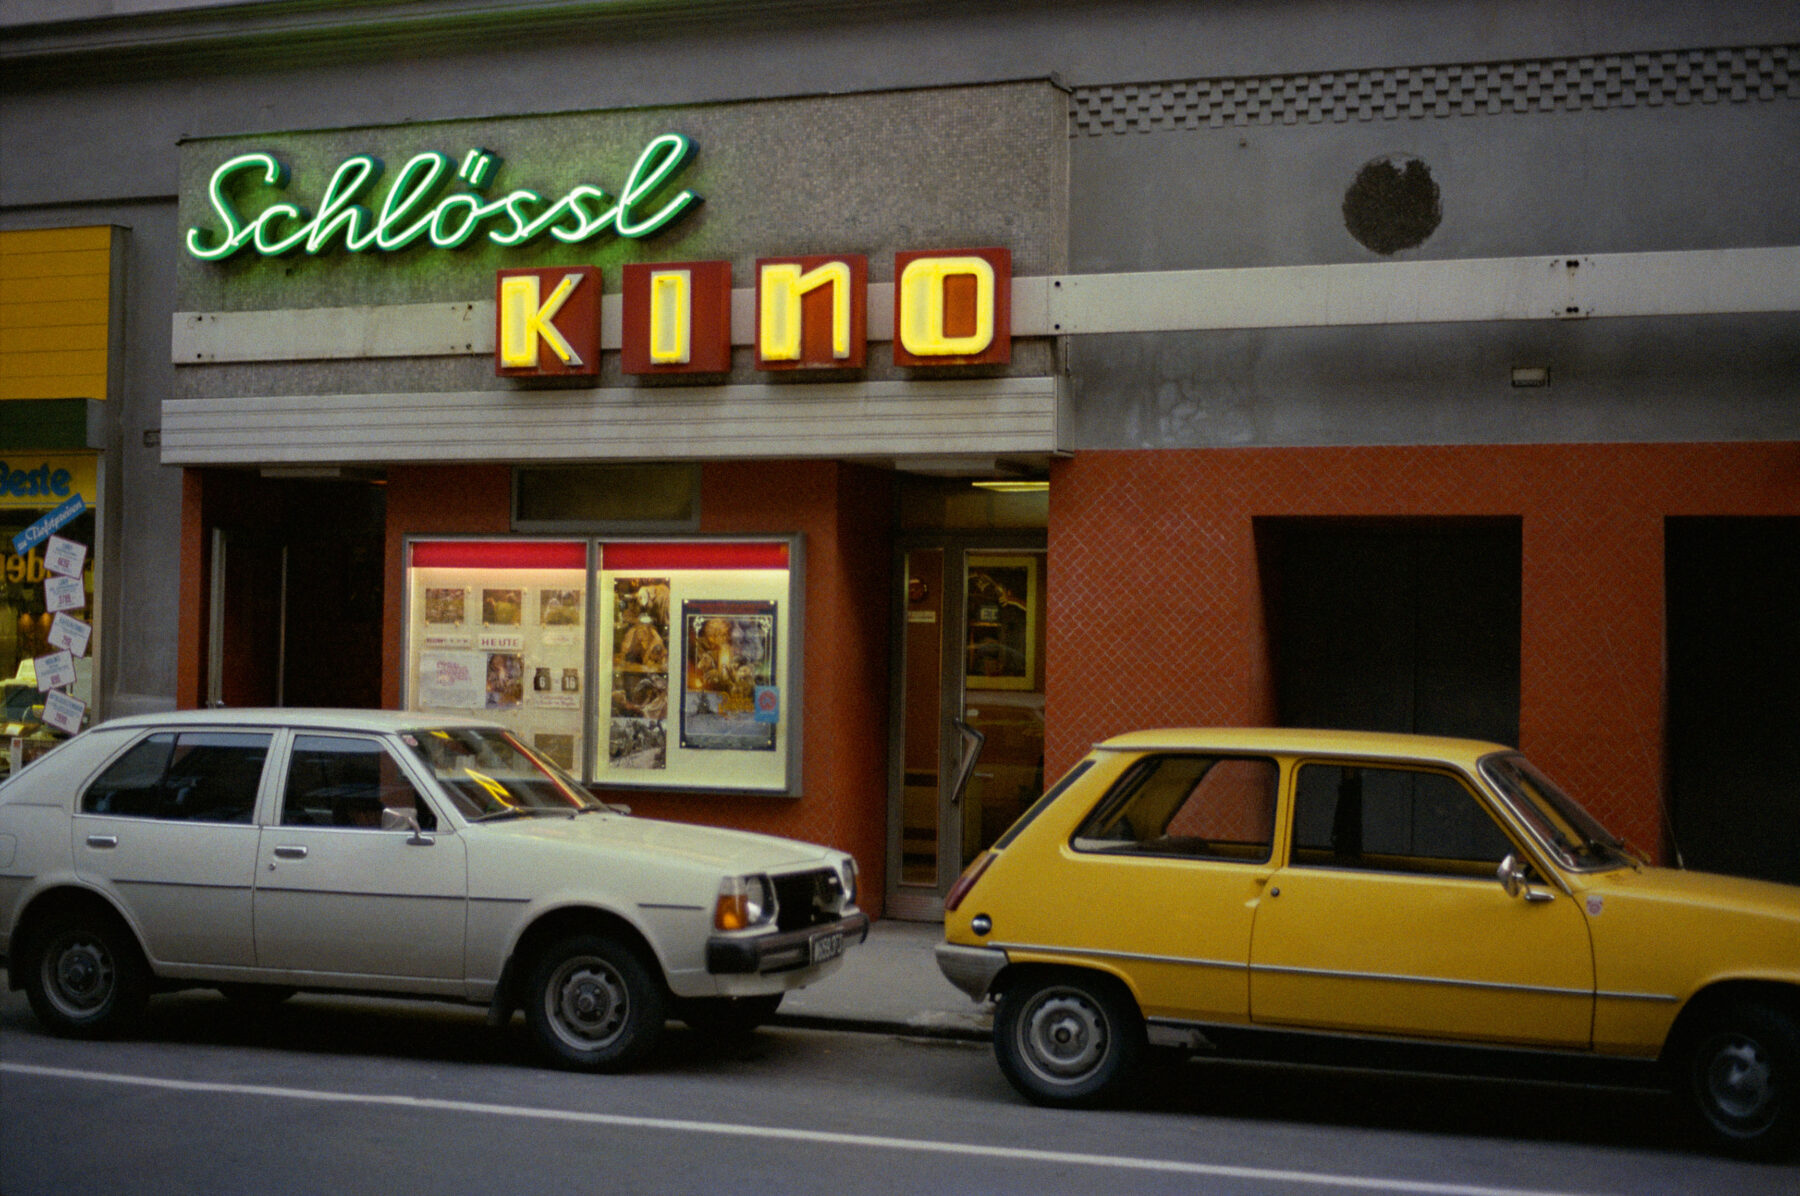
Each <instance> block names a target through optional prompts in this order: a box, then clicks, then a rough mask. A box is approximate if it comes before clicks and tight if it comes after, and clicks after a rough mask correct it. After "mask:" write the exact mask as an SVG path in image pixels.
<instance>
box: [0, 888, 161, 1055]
mask: <svg viewBox="0 0 1800 1196" xmlns="http://www.w3.org/2000/svg"><path fill="white" fill-rule="evenodd" d="M37 942H38V947H37V951H36V958H35V959H34V960H33V961H32V962H31V963H29V964H28V965H27V967H26V968H25V974H24V983H25V995H26V997H27V998H28V999H29V1000H30V1001H31V1009H32V1012H33V1013H35V1014H37V1017H38V1020H39V1021H41V1022H43V1023H44V1025H46V1026H48V1027H49V1028H50V1029H51V1030H52V1031H54V1032H56V1033H58V1034H66V1035H69V1036H71V1037H75V1038H103V1037H107V1036H109V1035H112V1034H116V1033H118V1032H119V1031H120V1030H122V1029H124V1028H125V1027H126V1026H128V1025H129V1024H130V1023H131V1022H132V1021H133V1020H134V1019H135V1018H136V1017H137V1016H138V1014H140V1013H142V1012H143V1008H144V1003H145V1002H146V1001H147V1000H148V999H149V995H150V971H149V968H148V967H146V966H145V964H144V959H143V956H142V955H140V954H139V953H138V949H137V943H136V941H135V940H133V939H132V937H131V934H130V932H129V931H127V930H126V929H125V928H124V926H122V925H120V924H119V922H118V920H117V919H116V918H111V917H106V916H104V915H102V914H99V913H96V912H93V911H90V910H71V911H69V912H67V913H62V914H58V915H55V916H54V917H53V918H52V920H51V921H50V923H49V924H48V925H47V926H45V927H44V929H43V931H42V933H41V934H40V935H38V936H37Z"/></svg>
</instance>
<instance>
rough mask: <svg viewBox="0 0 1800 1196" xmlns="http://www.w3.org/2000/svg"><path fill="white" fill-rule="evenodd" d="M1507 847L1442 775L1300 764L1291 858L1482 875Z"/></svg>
mask: <svg viewBox="0 0 1800 1196" xmlns="http://www.w3.org/2000/svg"><path fill="white" fill-rule="evenodd" d="M1511 850H1512V844H1511V843H1510V842H1509V841H1508V840H1507V838H1506V836H1505V835H1504V834H1502V833H1501V831H1500V828H1499V827H1498V826H1496V825H1495V823H1494V820H1493V818H1492V816H1490V815H1489V814H1488V812H1487V810H1486V809H1484V808H1483V807H1482V806H1481V804H1480V803H1479V802H1477V801H1476V800H1475V795H1474V794H1473V793H1471V792H1469V790H1468V788H1467V787H1466V786H1465V785H1464V784H1463V783H1462V782H1461V781H1460V780H1458V779H1457V778H1456V777H1453V776H1451V775H1449V774H1447V773H1440V772H1422V771H1415V770H1412V769H1404V768H1368V767H1359V766H1351V765H1340V764H1307V765H1304V766H1302V767H1301V769H1300V775H1299V780H1298V782H1297V784H1296V790H1295V795H1294V862H1295V863H1296V864H1315V865H1322V866H1326V867H1335V868H1365V869H1373V870H1377V871H1398V872H1437V873H1446V874H1450V875H1470V876H1473V875H1484V874H1490V873H1492V872H1493V869H1494V865H1496V864H1498V863H1499V862H1500V860H1501V859H1503V858H1504V857H1505V856H1506V854H1507V853H1508V852H1510V851H1511Z"/></svg>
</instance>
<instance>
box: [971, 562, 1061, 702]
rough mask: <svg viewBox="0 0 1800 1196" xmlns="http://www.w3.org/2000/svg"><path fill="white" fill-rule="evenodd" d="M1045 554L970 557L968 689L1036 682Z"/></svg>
mask: <svg viewBox="0 0 1800 1196" xmlns="http://www.w3.org/2000/svg"><path fill="white" fill-rule="evenodd" d="M1042 565H1043V561H1042V558H1040V557H1036V556H989V555H986V554H982V553H970V554H969V556H968V565H967V568H968V584H967V594H968V614H967V619H966V621H965V622H964V632H963V635H964V643H963V647H964V651H963V673H964V678H965V683H966V684H967V686H968V688H970V689H1017V690H1034V689H1036V688H1037V687H1038V650H1037V641H1038V586H1039V584H1040V578H1039V570H1040V569H1041V568H1042Z"/></svg>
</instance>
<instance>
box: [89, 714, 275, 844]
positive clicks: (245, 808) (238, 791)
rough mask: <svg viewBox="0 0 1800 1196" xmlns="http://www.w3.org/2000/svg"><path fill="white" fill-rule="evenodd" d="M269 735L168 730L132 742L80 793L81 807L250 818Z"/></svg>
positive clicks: (183, 817)
mask: <svg viewBox="0 0 1800 1196" xmlns="http://www.w3.org/2000/svg"><path fill="white" fill-rule="evenodd" d="M269 739H270V736H269V735H268V734H267V733H257V732H242V731H184V732H181V733H179V734H178V733H176V732H172V731H165V732H161V733H159V734H156V735H151V736H149V737H148V738H145V739H143V740H140V741H139V742H138V743H136V744H134V745H132V747H131V748H130V750H128V751H127V752H126V753H125V754H124V755H123V756H120V757H119V758H118V759H117V760H115V761H113V762H112V764H110V765H108V766H107V768H106V771H105V772H102V773H101V774H100V776H99V777H98V778H97V779H96V780H95V781H94V783H93V784H92V785H89V786H88V788H87V792H85V793H84V794H82V796H81V812H82V813H84V814H107V815H112V816H114V817H120V818H155V819H160V820H163V821H170V822H249V821H250V820H251V818H252V816H253V815H254V814H255V812H256V791H257V787H258V786H259V785H260V784H261V783H262V773H263V765H264V763H266V762H267V760H268V758H269Z"/></svg>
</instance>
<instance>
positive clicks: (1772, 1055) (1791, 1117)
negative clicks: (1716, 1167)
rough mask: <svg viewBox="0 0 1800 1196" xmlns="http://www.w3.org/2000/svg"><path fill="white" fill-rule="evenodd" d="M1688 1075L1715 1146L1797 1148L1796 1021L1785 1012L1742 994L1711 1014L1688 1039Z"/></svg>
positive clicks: (1745, 1150) (1799, 1033) (1771, 1150)
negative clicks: (1744, 998) (1737, 1000)
mask: <svg viewBox="0 0 1800 1196" xmlns="http://www.w3.org/2000/svg"><path fill="white" fill-rule="evenodd" d="M1686 1079H1687V1083H1686V1090H1687V1096H1688V1100H1689V1102H1690V1104H1691V1105H1692V1107H1693V1109H1694V1111H1695V1112H1696V1113H1697V1114H1698V1115H1699V1119H1700V1122H1701V1124H1702V1126H1703V1127H1704V1128H1705V1129H1706V1130H1707V1132H1708V1133H1709V1134H1710V1135H1711V1137H1712V1138H1713V1140H1714V1141H1715V1142H1716V1143H1717V1144H1719V1145H1720V1146H1723V1147H1724V1148H1725V1149H1727V1150H1730V1151H1732V1152H1734V1153H1738V1154H1746V1155H1751V1156H1754V1157H1759V1158H1770V1157H1781V1156H1786V1155H1791V1154H1793V1153H1794V1152H1795V1151H1796V1150H1797V1149H1800V1026H1797V1025H1796V1023H1795V1020H1794V1018H1793V1017H1792V1016H1791V1015H1789V1014H1788V1013H1785V1012H1783V1011H1782V1010H1779V1009H1776V1008H1773V1007H1772V1006H1769V1005H1764V1004H1761V1003H1758V1002H1741V1003H1739V1004H1736V1005H1733V1006H1731V1007H1729V1008H1727V1009H1726V1010H1725V1011H1723V1012H1722V1013H1720V1014H1718V1015H1716V1016H1714V1017H1713V1018H1711V1019H1709V1020H1708V1021H1707V1022H1706V1024H1705V1025H1704V1026H1703V1027H1702V1028H1701V1029H1700V1031H1699V1032H1698V1033H1697V1034H1696V1035H1695V1036H1694V1038H1693V1040H1692V1047H1691V1049H1690V1050H1689V1051H1688V1054H1687V1077H1686Z"/></svg>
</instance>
